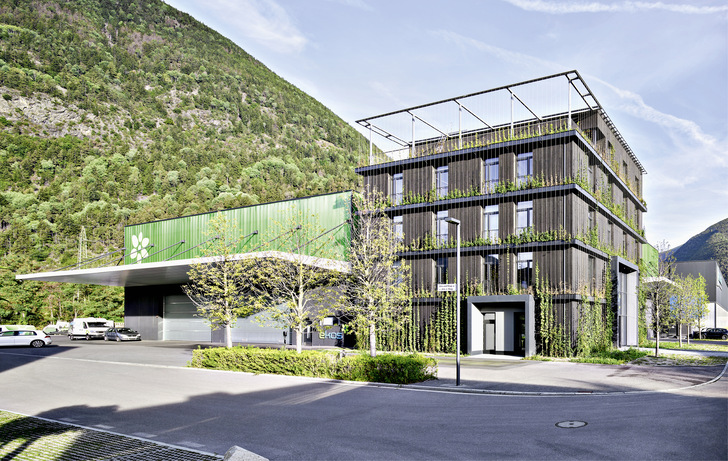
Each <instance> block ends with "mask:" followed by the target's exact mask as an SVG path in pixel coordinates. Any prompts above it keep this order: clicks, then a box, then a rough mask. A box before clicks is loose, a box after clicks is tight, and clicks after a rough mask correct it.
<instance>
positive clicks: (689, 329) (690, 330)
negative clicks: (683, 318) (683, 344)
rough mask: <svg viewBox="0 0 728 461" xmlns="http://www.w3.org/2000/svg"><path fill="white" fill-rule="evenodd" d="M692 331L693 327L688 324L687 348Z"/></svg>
mask: <svg viewBox="0 0 728 461" xmlns="http://www.w3.org/2000/svg"><path fill="white" fill-rule="evenodd" d="M692 331H693V325H692V324H691V323H688V336H687V338H688V339H687V341H688V346H689V345H690V333H691V332H692Z"/></svg>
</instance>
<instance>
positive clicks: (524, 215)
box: [516, 200, 533, 234]
mask: <svg viewBox="0 0 728 461" xmlns="http://www.w3.org/2000/svg"><path fill="white" fill-rule="evenodd" d="M516 213H517V217H518V223H517V227H516V233H517V234H521V233H523V232H525V231H526V230H527V229H529V228H531V227H533V202H532V201H531V200H529V201H527V202H518V208H517V211H516Z"/></svg>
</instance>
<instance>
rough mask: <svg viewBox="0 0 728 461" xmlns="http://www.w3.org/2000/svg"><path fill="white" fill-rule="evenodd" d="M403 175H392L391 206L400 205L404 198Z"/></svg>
mask: <svg viewBox="0 0 728 461" xmlns="http://www.w3.org/2000/svg"><path fill="white" fill-rule="evenodd" d="M403 183H404V180H403V175H402V173H395V174H393V175H392V204H393V205H399V204H400V203H402V199H403V198H404V188H403V185H404V184H403Z"/></svg>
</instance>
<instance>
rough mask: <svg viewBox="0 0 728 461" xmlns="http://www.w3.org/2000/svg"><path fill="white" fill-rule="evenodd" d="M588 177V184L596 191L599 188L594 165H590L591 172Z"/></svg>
mask: <svg viewBox="0 0 728 461" xmlns="http://www.w3.org/2000/svg"><path fill="white" fill-rule="evenodd" d="M587 175H588V177H587V178H586V180H587V182H588V183H589V184H590V185H591V189H592V191H593V190H596V188H597V178H596V176H594V164H593V163H589V171H588V172H587Z"/></svg>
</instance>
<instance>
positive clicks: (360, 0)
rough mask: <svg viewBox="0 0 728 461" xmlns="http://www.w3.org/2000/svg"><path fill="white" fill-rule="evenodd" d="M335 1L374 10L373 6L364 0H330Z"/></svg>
mask: <svg viewBox="0 0 728 461" xmlns="http://www.w3.org/2000/svg"><path fill="white" fill-rule="evenodd" d="M328 1H330V2H333V3H340V4H342V5H345V6H350V7H352V8H359V9H361V10H367V11H372V10H373V8H372V7H371V6H369V4H367V3H366V2H365V1H364V0H328Z"/></svg>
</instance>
